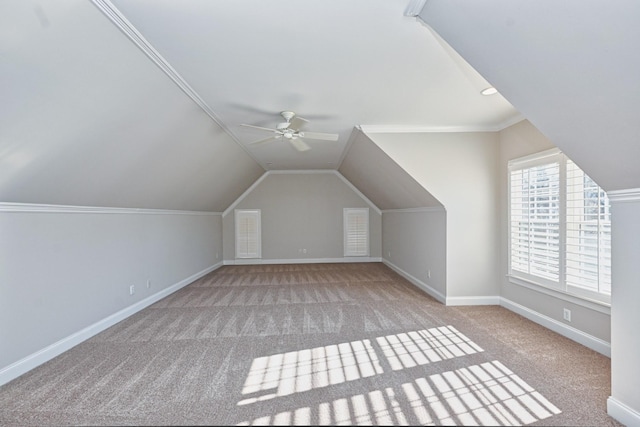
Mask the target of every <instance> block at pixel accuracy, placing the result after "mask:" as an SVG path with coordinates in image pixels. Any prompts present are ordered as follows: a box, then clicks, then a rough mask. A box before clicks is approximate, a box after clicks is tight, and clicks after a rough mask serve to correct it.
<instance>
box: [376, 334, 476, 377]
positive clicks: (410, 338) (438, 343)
mask: <svg viewBox="0 0 640 427" xmlns="http://www.w3.org/2000/svg"><path fill="white" fill-rule="evenodd" d="M376 341H377V342H378V345H380V348H381V349H382V352H383V353H384V355H385V356H386V358H387V360H388V361H389V364H390V365H391V369H393V370H394V371H397V370H400V369H405V368H412V367H414V366H419V365H426V364H427V363H433V362H439V361H441V360H447V359H453V358H454V357H462V356H466V355H469V354H475V353H478V352H481V351H483V350H482V348H480V346H478V345H477V344H475V343H474V342H473V341H471V340H470V339H469V338H467V337H466V336H465V335H464V334H462V333H461V332H459V331H458V330H457V329H456V328H454V327H453V326H441V327H439V328H431V329H423V330H420V331H412V332H407V333H401V334H395V335H387V336H384V337H379V338H376Z"/></svg>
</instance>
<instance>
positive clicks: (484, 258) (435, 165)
mask: <svg viewBox="0 0 640 427" xmlns="http://www.w3.org/2000/svg"><path fill="white" fill-rule="evenodd" d="M368 136H369V137H370V138H371V139H372V140H373V141H374V142H375V143H376V144H377V145H378V146H380V148H382V149H383V150H384V151H385V152H386V153H387V154H388V155H389V156H390V157H391V158H392V159H393V160H394V161H395V162H396V163H398V164H399V165H400V166H401V167H402V168H404V169H405V170H406V171H407V172H408V173H409V174H411V176H413V178H414V179H415V180H416V181H418V182H419V183H420V184H421V185H422V186H423V187H424V188H425V189H426V190H427V191H429V193H430V194H432V195H433V196H434V197H435V198H436V199H438V200H439V201H440V202H441V203H442V204H443V205H444V208H445V210H446V215H447V218H446V224H447V225H446V265H447V267H446V270H447V273H446V297H447V303H448V304H460V303H473V300H474V299H475V300H476V302H478V303H480V300H482V298H483V297H490V298H492V299H491V301H493V303H497V301H498V299H497V296H498V295H499V291H500V288H499V285H498V283H499V279H498V275H497V270H498V256H499V238H498V236H499V232H498V230H499V228H498V226H499V224H498V219H499V218H498V211H497V207H498V202H497V200H498V195H497V190H498V176H497V173H498V172H497V171H498V167H497V165H498V161H497V157H498V138H497V135H496V133H489V132H467V133H399V134H385V133H374V134H369V135H368ZM469 298H471V299H469ZM484 301H485V302H488V301H490V300H487V299H485V300H484Z"/></svg>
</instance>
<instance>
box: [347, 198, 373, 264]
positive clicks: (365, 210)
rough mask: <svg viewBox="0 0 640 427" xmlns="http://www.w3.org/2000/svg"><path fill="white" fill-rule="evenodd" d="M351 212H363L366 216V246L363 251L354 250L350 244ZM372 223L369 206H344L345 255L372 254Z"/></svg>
mask: <svg viewBox="0 0 640 427" xmlns="http://www.w3.org/2000/svg"><path fill="white" fill-rule="evenodd" d="M351 214H356V215H358V214H362V215H363V216H364V218H365V224H366V227H365V228H364V231H365V234H364V238H365V241H366V243H365V245H364V246H365V248H364V250H363V251H358V250H357V249H356V250H353V248H350V247H349V246H350V245H349V240H350V239H349V225H350V224H349V218H350V216H351ZM369 229H370V224H369V208H344V209H343V238H344V241H343V243H344V256H345V257H368V256H369V254H370V245H371V239H370V231H369Z"/></svg>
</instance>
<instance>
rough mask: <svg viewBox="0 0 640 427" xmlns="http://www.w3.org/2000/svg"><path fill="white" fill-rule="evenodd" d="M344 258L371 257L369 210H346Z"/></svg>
mask: <svg viewBox="0 0 640 427" xmlns="http://www.w3.org/2000/svg"><path fill="white" fill-rule="evenodd" d="M344 256H369V209H367V208H364V209H351V208H345V209H344Z"/></svg>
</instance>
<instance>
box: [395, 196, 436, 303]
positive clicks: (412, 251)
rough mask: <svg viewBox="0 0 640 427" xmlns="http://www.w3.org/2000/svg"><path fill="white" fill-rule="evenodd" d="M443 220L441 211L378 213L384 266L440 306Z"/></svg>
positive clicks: (418, 210) (433, 209) (421, 210)
mask: <svg viewBox="0 0 640 427" xmlns="http://www.w3.org/2000/svg"><path fill="white" fill-rule="evenodd" d="M446 220H447V215H446V212H445V211H444V209H443V208H427V209H415V210H414V209H407V210H397V211H383V213H382V257H383V260H384V262H385V263H386V264H388V265H389V266H390V267H392V268H393V269H395V270H396V271H398V273H400V274H402V275H403V276H405V278H407V279H409V280H410V281H411V282H412V283H414V284H415V285H416V286H418V287H420V288H422V289H423V290H425V291H426V292H427V293H429V294H430V295H431V296H433V297H434V298H436V299H437V300H439V301H440V302H442V303H444V302H445V295H446V292H447V290H446V279H447V277H446V273H447V265H446V246H447V229H446V228H447V224H446Z"/></svg>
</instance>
